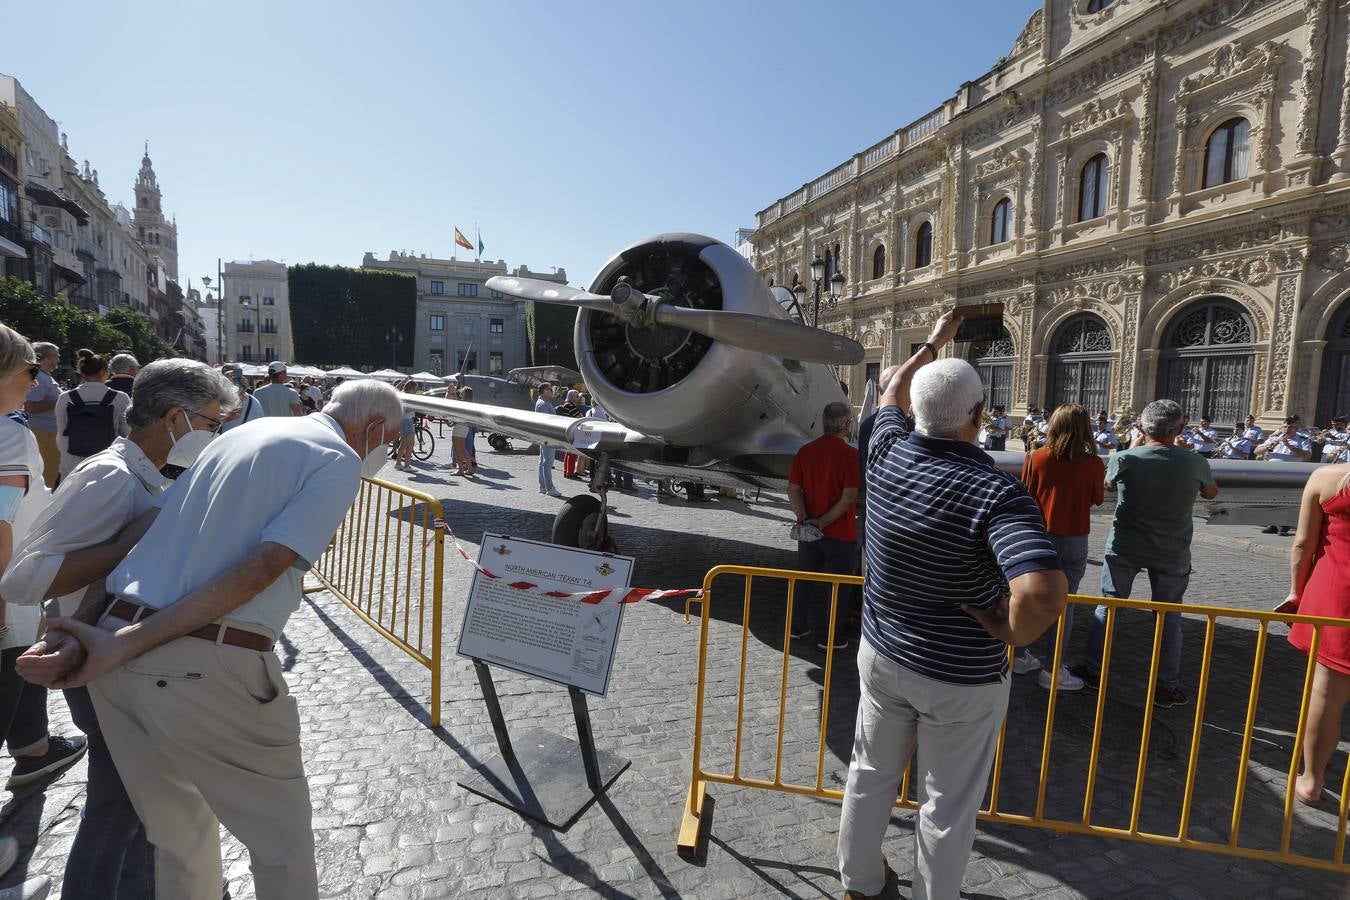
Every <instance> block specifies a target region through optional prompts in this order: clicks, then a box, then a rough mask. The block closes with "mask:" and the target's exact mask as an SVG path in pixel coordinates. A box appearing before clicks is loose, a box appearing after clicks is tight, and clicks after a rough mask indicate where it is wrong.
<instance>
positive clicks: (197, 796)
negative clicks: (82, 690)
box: [89, 620, 319, 900]
mask: <svg viewBox="0 0 1350 900" xmlns="http://www.w3.org/2000/svg"><path fill="white" fill-rule="evenodd" d="M112 624H117V620H112ZM105 627H106V626H105ZM89 693H90V695H91V696H92V697H93V700H94V706H95V708H96V709H97V711H98V720H99V724H100V725H101V726H102V728H103V734H104V736H105V737H106V738H107V741H108V747H109V749H110V750H111V751H112V756H113V761H114V762H115V763H116V764H117V770H118V772H119V773H121V776H122V781H123V782H124V783H125V784H126V788H127V794H128V795H129V796H130V797H131V802H132V805H133V806H135V807H136V812H137V813H138V814H139V815H140V817H141V821H142V822H144V823H145V831H146V836H147V837H148V838H149V840H150V843H151V844H153V845H154V848H155V888H156V896H158V897H163V898H166V900H168V898H172V900H220V885H221V859H220V825H221V824H224V826H225V827H226V828H227V829H229V831H230V833H231V834H233V835H234V836H235V837H236V838H238V839H239V841H240V842H241V843H242V844H243V845H244V846H245V847H247V848H248V852H249V860H250V863H251V866H252V870H253V884H254V891H255V892H256V894H257V897H258V900H309V898H317V897H318V891H319V889H318V875H317V872H316V869H315V862H314V833H313V830H312V827H311V808H310V802H309V784H308V783H307V782H306V780H305V772H304V767H303V764H302V762H301V758H300V716H299V711H298V709H297V707H296V703H295V698H294V697H292V696H291V695H290V692H289V690H288V689H287V687H286V681H285V679H284V677H283V676H282V673H281V663H280V661H279V660H278V659H277V656H276V654H275V653H272V652H267V653H258V652H256V651H253V650H246V649H243V648H241V647H230V646H226V645H223V644H213V643H211V642H209V641H204V640H202V639H200V638H194V637H180V638H178V639H177V640H174V641H170V642H169V643H167V644H164V645H163V646H160V647H156V648H155V649H154V650H151V651H150V652H148V653H146V654H145V655H143V656H141V657H139V658H137V659H135V660H132V661H131V662H129V663H127V664H126V665H125V666H123V667H121V668H119V669H115V670H113V671H112V672H109V673H108V674H106V675H104V676H103V677H101V678H99V679H97V680H96V681H94V682H92V683H90V685H89ZM109 887H110V888H111V885H110V886H109Z"/></svg>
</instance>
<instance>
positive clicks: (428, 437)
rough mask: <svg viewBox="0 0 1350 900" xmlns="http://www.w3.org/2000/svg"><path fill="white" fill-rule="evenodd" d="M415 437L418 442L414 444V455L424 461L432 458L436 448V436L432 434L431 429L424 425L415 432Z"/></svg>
mask: <svg viewBox="0 0 1350 900" xmlns="http://www.w3.org/2000/svg"><path fill="white" fill-rule="evenodd" d="M413 437H414V438H415V440H416V442H415V443H414V444H413V449H412V455H413V456H415V457H417V458H418V459H419V460H421V461H422V462H426V461H427V460H429V459H431V454H432V452H433V451H434V450H435V449H436V438H435V436H434V435H432V433H431V429H430V428H427V427H426V426H425V425H423V426H421V427H419V428H418V429H417V430H416V431H415V432H414V433H413Z"/></svg>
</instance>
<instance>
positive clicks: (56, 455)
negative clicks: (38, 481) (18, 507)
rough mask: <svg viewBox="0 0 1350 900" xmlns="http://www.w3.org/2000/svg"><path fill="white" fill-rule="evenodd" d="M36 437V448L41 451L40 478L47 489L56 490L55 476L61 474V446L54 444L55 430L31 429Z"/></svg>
mask: <svg viewBox="0 0 1350 900" xmlns="http://www.w3.org/2000/svg"><path fill="white" fill-rule="evenodd" d="M31 430H32V432H33V437H35V438H37V445H38V450H40V451H42V480H43V481H45V482H46V483H47V489H48V490H53V491H54V490H56V478H57V476H58V475H60V474H61V448H60V447H58V446H56V432H55V431H43V430H42V429H41V428H33V429H31Z"/></svg>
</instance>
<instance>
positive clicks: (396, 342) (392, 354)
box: [384, 326, 403, 369]
mask: <svg viewBox="0 0 1350 900" xmlns="http://www.w3.org/2000/svg"><path fill="white" fill-rule="evenodd" d="M384 342H385V343H386V344H388V345H389V368H391V369H397V368H398V348H399V347H400V346H401V345H402V344H403V332H401V331H399V330H398V328H397V327H396V326H395V327H392V328H390V329H389V330H388V331H387V332H385V335H384Z"/></svg>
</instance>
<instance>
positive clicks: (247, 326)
mask: <svg viewBox="0 0 1350 900" xmlns="http://www.w3.org/2000/svg"><path fill="white" fill-rule="evenodd" d="M234 330H235V331H236V332H238V333H239V334H253V323H252V322H240V323H239V324H238V325H237V326H235V329H234Z"/></svg>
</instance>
